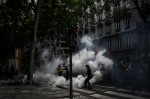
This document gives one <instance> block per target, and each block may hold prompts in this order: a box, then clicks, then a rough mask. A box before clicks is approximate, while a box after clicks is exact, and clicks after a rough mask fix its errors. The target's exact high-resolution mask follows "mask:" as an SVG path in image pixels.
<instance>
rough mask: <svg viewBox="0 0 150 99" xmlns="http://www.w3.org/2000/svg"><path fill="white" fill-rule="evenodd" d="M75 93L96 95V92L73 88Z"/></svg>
mask: <svg viewBox="0 0 150 99" xmlns="http://www.w3.org/2000/svg"><path fill="white" fill-rule="evenodd" d="M63 87H64V88H69V87H68V86H63ZM73 90H74V91H79V92H83V93H87V94H93V93H95V92H94V91H90V90H84V89H79V88H73Z"/></svg>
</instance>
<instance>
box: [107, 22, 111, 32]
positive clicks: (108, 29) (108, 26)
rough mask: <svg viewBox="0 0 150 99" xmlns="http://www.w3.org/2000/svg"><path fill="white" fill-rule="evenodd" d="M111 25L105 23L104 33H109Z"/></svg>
mask: <svg viewBox="0 0 150 99" xmlns="http://www.w3.org/2000/svg"><path fill="white" fill-rule="evenodd" d="M110 31H111V25H110V24H109V25H106V34H110V33H111V32H110Z"/></svg>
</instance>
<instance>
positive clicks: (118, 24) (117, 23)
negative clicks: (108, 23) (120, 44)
mask: <svg viewBox="0 0 150 99" xmlns="http://www.w3.org/2000/svg"><path fill="white" fill-rule="evenodd" d="M115 26H116V32H119V31H120V21H117V22H115Z"/></svg>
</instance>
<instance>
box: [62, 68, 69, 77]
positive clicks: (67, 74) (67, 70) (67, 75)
mask: <svg viewBox="0 0 150 99" xmlns="http://www.w3.org/2000/svg"><path fill="white" fill-rule="evenodd" d="M63 70H66V75H65V77H66V80H68V79H69V69H68V66H65V68H64V69H63Z"/></svg>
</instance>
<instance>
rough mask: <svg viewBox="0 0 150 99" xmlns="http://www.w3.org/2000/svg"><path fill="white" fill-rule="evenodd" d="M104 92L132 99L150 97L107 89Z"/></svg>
mask: <svg viewBox="0 0 150 99" xmlns="http://www.w3.org/2000/svg"><path fill="white" fill-rule="evenodd" d="M104 93H107V94H112V95H117V96H121V97H127V98H132V99H149V98H144V97H140V96H134V95H129V94H124V93H120V92H113V91H106V92H104Z"/></svg>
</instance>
